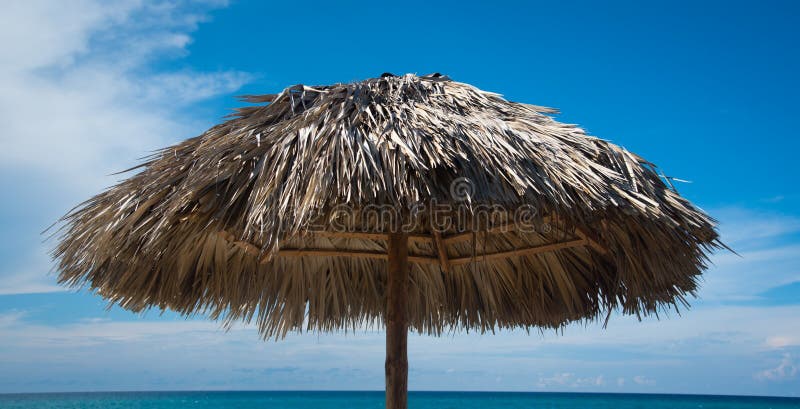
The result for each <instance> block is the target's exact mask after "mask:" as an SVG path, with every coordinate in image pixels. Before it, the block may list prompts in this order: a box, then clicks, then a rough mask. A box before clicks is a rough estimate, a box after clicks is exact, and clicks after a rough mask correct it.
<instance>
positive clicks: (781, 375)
mask: <svg viewBox="0 0 800 409" xmlns="http://www.w3.org/2000/svg"><path fill="white" fill-rule="evenodd" d="M797 372H798V364H797V363H796V362H795V361H794V359H793V358H792V355H791V354H788V353H787V354H783V356H782V357H781V360H780V363H778V366H776V367H774V368H770V369H765V370H763V371H760V372H758V373H756V375H755V378H756V379H759V380H763V381H785V380H789V379H794V378H795V377H796V376H797Z"/></svg>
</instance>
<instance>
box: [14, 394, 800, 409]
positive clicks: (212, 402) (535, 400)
mask: <svg viewBox="0 0 800 409" xmlns="http://www.w3.org/2000/svg"><path fill="white" fill-rule="evenodd" d="M408 406H409V408H412V409H413V408H419V409H428V408H430V409H433V408H436V409H448V408H452V409H471V408H474V409H501V408H502V409H513V408H559V409H576V408H614V409H627V408H657V409H658V408H665V409H666V408H669V409H683V408H704V409H708V408H753V409H755V408H759V409H761V408H800V398H766V397H743V396H699V395H641V394H595V393H501V392H411V393H410V395H409V405H408ZM382 407H383V392H113V393H52V394H13V395H0V408H3V409H12V408H13V409H33V408H37V409H57V408H58V409H60V408H70V409H73V408H74V409H111V408H126V409H127V408H130V409H176V408H215V409H228V408H243V409H247V408H259V409H272V408H276V409H277V408H280V409H311V408H313V409H328V408H331V409H332V408H353V409H360V408H376V409H377V408H382Z"/></svg>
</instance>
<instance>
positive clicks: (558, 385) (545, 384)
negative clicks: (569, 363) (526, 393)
mask: <svg viewBox="0 0 800 409" xmlns="http://www.w3.org/2000/svg"><path fill="white" fill-rule="evenodd" d="M605 384H606V381H605V378H603V375H598V376H588V377H579V376H576V375H575V374H574V373H572V372H561V373H555V374H553V375H552V376H540V377H539V379H538V380H537V381H536V387H537V388H539V389H555V390H563V389H566V388H572V389H575V388H593V387H600V386H604V385H605Z"/></svg>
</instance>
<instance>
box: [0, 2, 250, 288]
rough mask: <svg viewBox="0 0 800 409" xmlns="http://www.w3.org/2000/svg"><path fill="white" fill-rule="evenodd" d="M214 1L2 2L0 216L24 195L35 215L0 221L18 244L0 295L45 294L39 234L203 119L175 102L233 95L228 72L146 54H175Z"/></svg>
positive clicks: (233, 76) (47, 280)
mask: <svg viewBox="0 0 800 409" xmlns="http://www.w3.org/2000/svg"><path fill="white" fill-rule="evenodd" d="M224 5H225V2H222V1H195V2H189V1H182V0H165V1H141V0H123V1H115V2H106V1H101V0H76V1H68V2H65V1H45V0H24V1H18V0H11V1H6V2H3V12H2V13H0V44H1V45H0V47H1V49H0V89H2V90H3V92H2V93H0V123H2V124H3V125H2V127H3V130H2V132H0V143H2V146H3V149H1V150H0V172H2V174H3V178H2V180H3V182H4V188H6V189H12V190H14V191H16V192H15V194H14V195H12V196H11V197H9V198H8V199H7V200H9V202H8V203H6V204H5V205H6V206H9V207H11V208H12V210H8V211H6V213H13V211H14V210H16V211H17V212H20V213H22V212H24V211H25V209H26V208H27V207H31V202H36V206H37V207H38V208H41V209H42V210H43V211H41V212H39V214H36V215H29V214H19V215H18V216H19V217H18V219H19V220H20V222H19V224H15V225H7V226H3V227H2V228H0V233H2V234H3V236H7V237H14V238H15V240H16V241H18V242H25V243H29V244H30V246H29V247H27V248H25V249H23V250H22V251H20V252H17V254H15V257H14V259H15V260H14V261H15V262H14V263H6V264H5V265H4V266H3V268H2V269H0V279H2V281H3V284H4V285H3V286H2V288H1V289H0V293H2V294H13V293H29V292H48V291H52V290H54V289H55V288H56V287H55V284H54V280H53V278H52V277H48V276H47V272H48V271H49V265H50V264H49V260H48V256H47V251H46V246H45V245H42V244H40V242H41V238H40V237H39V233H40V231H41V230H42V229H43V228H44V227H46V226H47V225H49V224H50V223H52V222H53V221H54V220H55V218H57V217H58V215H60V214H63V213H64V212H66V211H67V210H68V209H69V208H70V207H71V206H72V205H74V204H77V203H78V202H80V201H82V200H84V199H85V198H87V197H89V196H90V195H92V194H95V193H97V192H98V191H99V190H100V189H102V188H103V187H105V186H108V185H111V184H113V183H114V182H115V181H116V179H117V177H116V176H114V177H109V176H108V175H110V174H112V173H114V172H116V171H120V170H123V169H126V168H128V167H130V166H131V165H133V164H135V163H136V161H137V160H138V158H141V157H143V156H145V155H147V154H148V153H149V152H152V151H153V150H155V149H157V148H160V147H163V146H165V145H167V144H169V143H173V142H176V141H177V140H180V139H182V138H185V137H189V136H193V135H195V134H197V133H199V132H201V131H202V130H203V129H204V128H206V127H207V126H209V125H211V122H213V120H214V119H215V118H194V117H192V116H191V115H188V114H185V109H186V108H188V107H190V106H191V105H192V104H194V103H196V102H198V101H201V100H204V99H207V98H210V97H213V96H216V95H220V94H226V93H229V92H232V91H235V90H236V89H238V88H239V87H240V86H241V85H242V84H243V83H244V82H246V81H247V80H248V79H249V78H250V76H249V75H248V74H245V73H242V72H237V71H220V72H196V71H192V70H187V69H181V70H177V71H164V70H153V69H152V68H151V65H152V64H151V63H153V62H155V61H159V62H163V61H166V60H169V59H175V58H180V57H182V56H184V55H186V54H187V52H188V51H187V48H186V47H187V46H188V45H189V44H190V43H191V41H192V37H191V33H192V32H193V31H195V30H196V29H198V24H200V23H201V22H203V21H205V20H207V19H208V11H209V10H211V9H213V8H215V7H221V6H224ZM162 65H163V64H162ZM42 203H46V205H44V204H42ZM12 216H14V215H12ZM36 217H39V218H36ZM22 266H24V268H21V267H22Z"/></svg>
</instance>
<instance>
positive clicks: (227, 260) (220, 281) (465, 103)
mask: <svg viewBox="0 0 800 409" xmlns="http://www.w3.org/2000/svg"><path fill="white" fill-rule="evenodd" d="M246 98H247V100H248V101H251V102H259V103H266V105H259V106H249V107H246V108H241V109H239V110H238V113H237V114H236V115H235V116H234V117H233V118H232V119H230V120H228V121H227V122H225V123H222V124H220V125H217V126H215V127H213V128H211V129H209V130H208V131H206V132H205V133H203V134H202V135H200V136H198V137H195V138H192V139H189V140H186V141H184V142H182V143H179V144H177V145H175V146H172V147H169V148H166V149H163V150H161V151H159V152H157V153H156V154H155V155H153V156H152V157H151V158H149V159H148V160H147V161H146V162H145V163H143V164H142V165H140V167H139V168H138V170H139V172H138V173H137V174H135V175H133V176H132V177H130V178H129V179H127V180H125V181H123V182H121V183H119V184H118V185H116V186H114V187H112V188H110V189H108V190H107V191H105V192H103V193H101V194H99V195H97V196H95V197H93V198H91V199H90V200H88V201H86V202H84V203H83V204H81V205H80V206H79V207H77V208H76V210H74V211H72V212H71V213H69V214H68V215H66V216H65V217H64V218H63V219H62V230H61V233H60V234H61V236H60V243H59V244H58V246H57V248H56V249H55V251H54V257H55V258H56V259H57V260H58V268H59V270H60V281H61V282H62V283H66V284H69V285H83V284H85V283H88V285H89V286H90V288H91V289H93V290H96V291H97V292H99V293H100V294H102V295H103V296H104V297H106V298H107V299H108V300H110V301H112V302H114V303H117V304H119V305H121V306H123V307H125V308H128V309H131V310H134V311H139V310H143V309H146V308H149V307H157V308H162V309H167V308H169V309H173V310H175V311H178V312H180V313H183V314H192V313H196V312H205V313H208V314H209V315H210V316H211V317H213V318H220V319H225V320H229V321H230V320H239V319H243V320H247V321H250V320H255V322H257V324H258V326H259V328H260V330H261V331H262V333H263V334H264V335H265V336H272V335H276V336H281V335H284V334H286V332H287V331H292V330H303V329H308V330H320V331H333V330H341V329H344V330H346V329H348V328H350V329H353V328H356V327H358V326H360V325H364V324H370V323H375V322H378V321H380V320H381V319H382V317H383V314H384V310H385V305H386V303H385V285H386V272H385V271H386V257H385V254H386V242H385V237H384V236H383V235H382V233H381V232H382V231H385V230H387V229H388V228H389V227H388V226H387V222H386V220H381V219H380V218H376V217H368V216H364V214H365V210H370V209H375V208H379V209H383V208H391V209H402V211H399V213H398V214H399V216H398V218H400V219H402V221H406V222H407V221H409V220H414V221H415V223H414V224H412V225H411V247H410V250H409V253H410V254H411V260H410V261H411V272H410V277H411V284H410V288H409V305H408V310H409V325H410V327H411V328H412V329H414V330H417V331H419V332H424V333H433V334H439V333H441V332H442V331H444V330H448V329H467V330H469V329H475V330H479V331H488V330H494V329H496V328H509V327H523V328H530V327H545V328H547V327H559V326H562V325H564V324H566V323H568V322H571V321H575V320H581V319H594V318H597V317H599V316H601V315H602V314H604V313H606V312H608V311H610V310H613V309H615V308H620V309H621V310H622V311H623V312H625V313H629V314H639V315H642V314H649V313H656V312H658V311H659V309H660V308H662V307H665V306H669V305H676V304H681V303H685V298H684V297H685V296H686V295H687V294H689V295H691V294H693V292H694V291H695V289H696V286H697V278H698V277H699V275H700V274H701V272H702V270H703V269H704V268H705V263H706V262H707V254H708V253H709V252H710V251H711V250H713V249H714V248H717V247H719V246H721V243H720V242H719V241H718V235H717V233H716V230H715V222H714V220H713V219H711V218H710V217H709V216H707V215H706V214H705V213H703V212H702V211H701V210H699V209H698V208H696V207H694V206H693V205H692V204H691V203H689V202H688V201H687V200H685V199H684V198H682V197H681V196H679V195H678V194H677V193H676V192H675V191H674V190H672V189H670V188H669V187H668V186H667V185H665V183H664V182H663V181H662V180H661V178H660V177H659V174H658V173H657V171H656V169H655V167H654V165H652V164H651V163H649V162H647V161H645V160H643V159H642V158H640V157H638V156H636V155H634V154H632V153H630V152H628V151H626V150H624V149H622V148H620V147H619V146H616V145H613V144H611V143H609V142H607V141H604V140H600V139H597V138H594V137H591V136H588V135H586V134H585V133H584V131H583V130H582V129H580V128H578V127H577V126H575V125H569V124H563V123H559V122H556V121H555V120H553V118H552V117H551V116H549V115H547V114H550V113H553V112H555V111H554V110H552V109H550V108H544V107H540V106H535V105H528V104H522V103H514V102H509V101H507V100H505V99H503V98H502V97H501V96H500V95H498V94H494V93H490V92H485V91H481V90H479V89H477V88H475V87H473V86H470V85H467V84H463V83H458V82H454V81H451V80H450V79H449V78H447V77H443V76H439V75H431V76H415V75H405V76H400V77H395V76H384V77H382V78H375V79H368V80H365V81H361V82H354V83H348V84H335V85H330V86H314V87H311V86H305V85H296V86H293V87H289V88H287V89H285V90H284V91H283V92H281V93H280V94H277V95H265V96H248V97H246ZM459 182H467V183H468V186H467V189H466V196H463V195H461V193H464V192H461V191H459V190H458V189H456V190H455V191H454V190H453V189H452V187H453V186H454V185H455V184H457V183H459ZM454 195H458V196H460V197H454ZM420 203H423V204H427V205H428V206H429V207H428V208H427V209H428V210H430V209H431V208H432V207H433V204H436V205H442V204H443V205H448V206H450V209H455V208H456V207H458V208H459V209H461V208H463V207H464V206H466V207H467V208H468V210H469V211H468V212H467V215H466V216H464V217H460V216H459V215H461V213H459V215H457V214H456V213H457V212H456V210H452V211H451V212H450V213H449V215H450V216H452V220H454V221H455V222H454V223H451V224H450V225H449V226H444V227H445V228H444V229H442V230H441V231H440V230H439V229H438V224H437V223H434V217H433V216H431V214H430V212H425V211H423V212H421V213H419V212H418V213H419V214H421V216H419V215H417V216H419V217H414V215H415V213H414V212H412V211H411V210H409V209H412V208H414V206H419V204H420ZM480 206H491V207H492V208H496V209H501V210H499V211H497V212H495V213H496V214H499V215H501V216H502V217H501V219H503V220H505V223H506V224H504V223H499V224H498V223H495V224H492V223H491V221H486V222H483V223H482V222H480V221H476V220H477V219H478V218H477V217H476V214H477V212H476V209H478V208H479V207H480ZM344 208H346V209H348V212H349V213H348V214H346V215H345V214H343V213H342V209H344ZM531 209H534V211H531ZM520 210H526V211H528V212H529V215H530V216H531V217H530V218H529V219H530V220H529V221H530V222H531V223H530V224H531V226H532V228H526V229H523V228H520V227H519V224H518V223H508V222H509V221H511V220H512V219H513V218H514V217H516V215H517V214H518V213H519V212H520ZM459 211H460V210H459ZM342 218H346V219H348V220H347V223H348V227H349V229H348V230H347V231H344V230H343V229H340V228H334V227H335V226H339V225H338V224H337V223H339V222H340V221H341V219H342ZM320 230H322V231H320ZM365 232H366V233H365Z"/></svg>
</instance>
